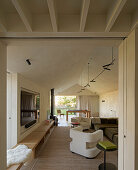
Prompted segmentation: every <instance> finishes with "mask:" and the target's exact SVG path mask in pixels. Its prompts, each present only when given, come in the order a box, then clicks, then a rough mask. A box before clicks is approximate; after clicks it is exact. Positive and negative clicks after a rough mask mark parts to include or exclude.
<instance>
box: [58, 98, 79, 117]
mask: <svg viewBox="0 0 138 170" xmlns="http://www.w3.org/2000/svg"><path fill="white" fill-rule="evenodd" d="M76 107H77V102H76V96H55V114H57V110H58V109H60V110H61V111H62V113H64V114H66V111H67V110H75V109H76Z"/></svg>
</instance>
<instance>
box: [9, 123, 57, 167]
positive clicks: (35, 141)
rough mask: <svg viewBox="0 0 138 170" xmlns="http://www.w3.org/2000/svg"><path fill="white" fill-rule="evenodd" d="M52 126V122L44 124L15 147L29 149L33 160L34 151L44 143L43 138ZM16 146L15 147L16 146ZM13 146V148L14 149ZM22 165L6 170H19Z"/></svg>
mask: <svg viewBox="0 0 138 170" xmlns="http://www.w3.org/2000/svg"><path fill="white" fill-rule="evenodd" d="M53 126H54V121H52V122H50V123H49V124H48V125H47V124H46V123H45V121H44V122H42V124H41V125H40V126H39V127H38V128H37V129H36V130H34V131H33V132H32V133H30V134H29V135H28V136H27V137H25V138H24V139H23V140H22V141H20V142H19V143H18V144H17V145H20V144H24V145H26V146H28V148H29V149H32V151H33V158H35V156H36V155H35V151H36V148H37V146H39V145H40V144H41V143H44V141H45V137H46V136H47V134H48V133H49V132H50V129H51V128H52V127H53ZM17 145H16V146H17ZM16 146H14V147H16ZM22 165H23V163H21V164H18V165H12V166H11V167H9V168H7V170H19V169H20V168H21V167H22Z"/></svg>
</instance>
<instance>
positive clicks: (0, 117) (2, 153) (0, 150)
mask: <svg viewBox="0 0 138 170" xmlns="http://www.w3.org/2000/svg"><path fill="white" fill-rule="evenodd" d="M6 51H7V49H6V46H5V45H4V44H2V42H0V170H5V169H6V71H7V68H6V65H7V63H6V58H7V54H6Z"/></svg>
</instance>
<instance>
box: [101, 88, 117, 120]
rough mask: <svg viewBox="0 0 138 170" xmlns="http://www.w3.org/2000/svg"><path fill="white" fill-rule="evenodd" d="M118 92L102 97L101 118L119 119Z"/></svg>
mask: <svg viewBox="0 0 138 170" xmlns="http://www.w3.org/2000/svg"><path fill="white" fill-rule="evenodd" d="M118 104H119V103H118V91H113V92H109V93H105V94H102V95H100V98H99V106H100V109H99V110H100V117H118V109H119V106H118Z"/></svg>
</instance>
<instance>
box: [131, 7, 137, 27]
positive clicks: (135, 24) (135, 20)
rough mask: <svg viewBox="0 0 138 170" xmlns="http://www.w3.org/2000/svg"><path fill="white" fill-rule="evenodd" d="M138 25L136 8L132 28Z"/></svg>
mask: <svg viewBox="0 0 138 170" xmlns="http://www.w3.org/2000/svg"><path fill="white" fill-rule="evenodd" d="M136 27H138V10H136V11H135V12H134V14H133V17H132V27H131V30H133V29H134V28H136Z"/></svg>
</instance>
